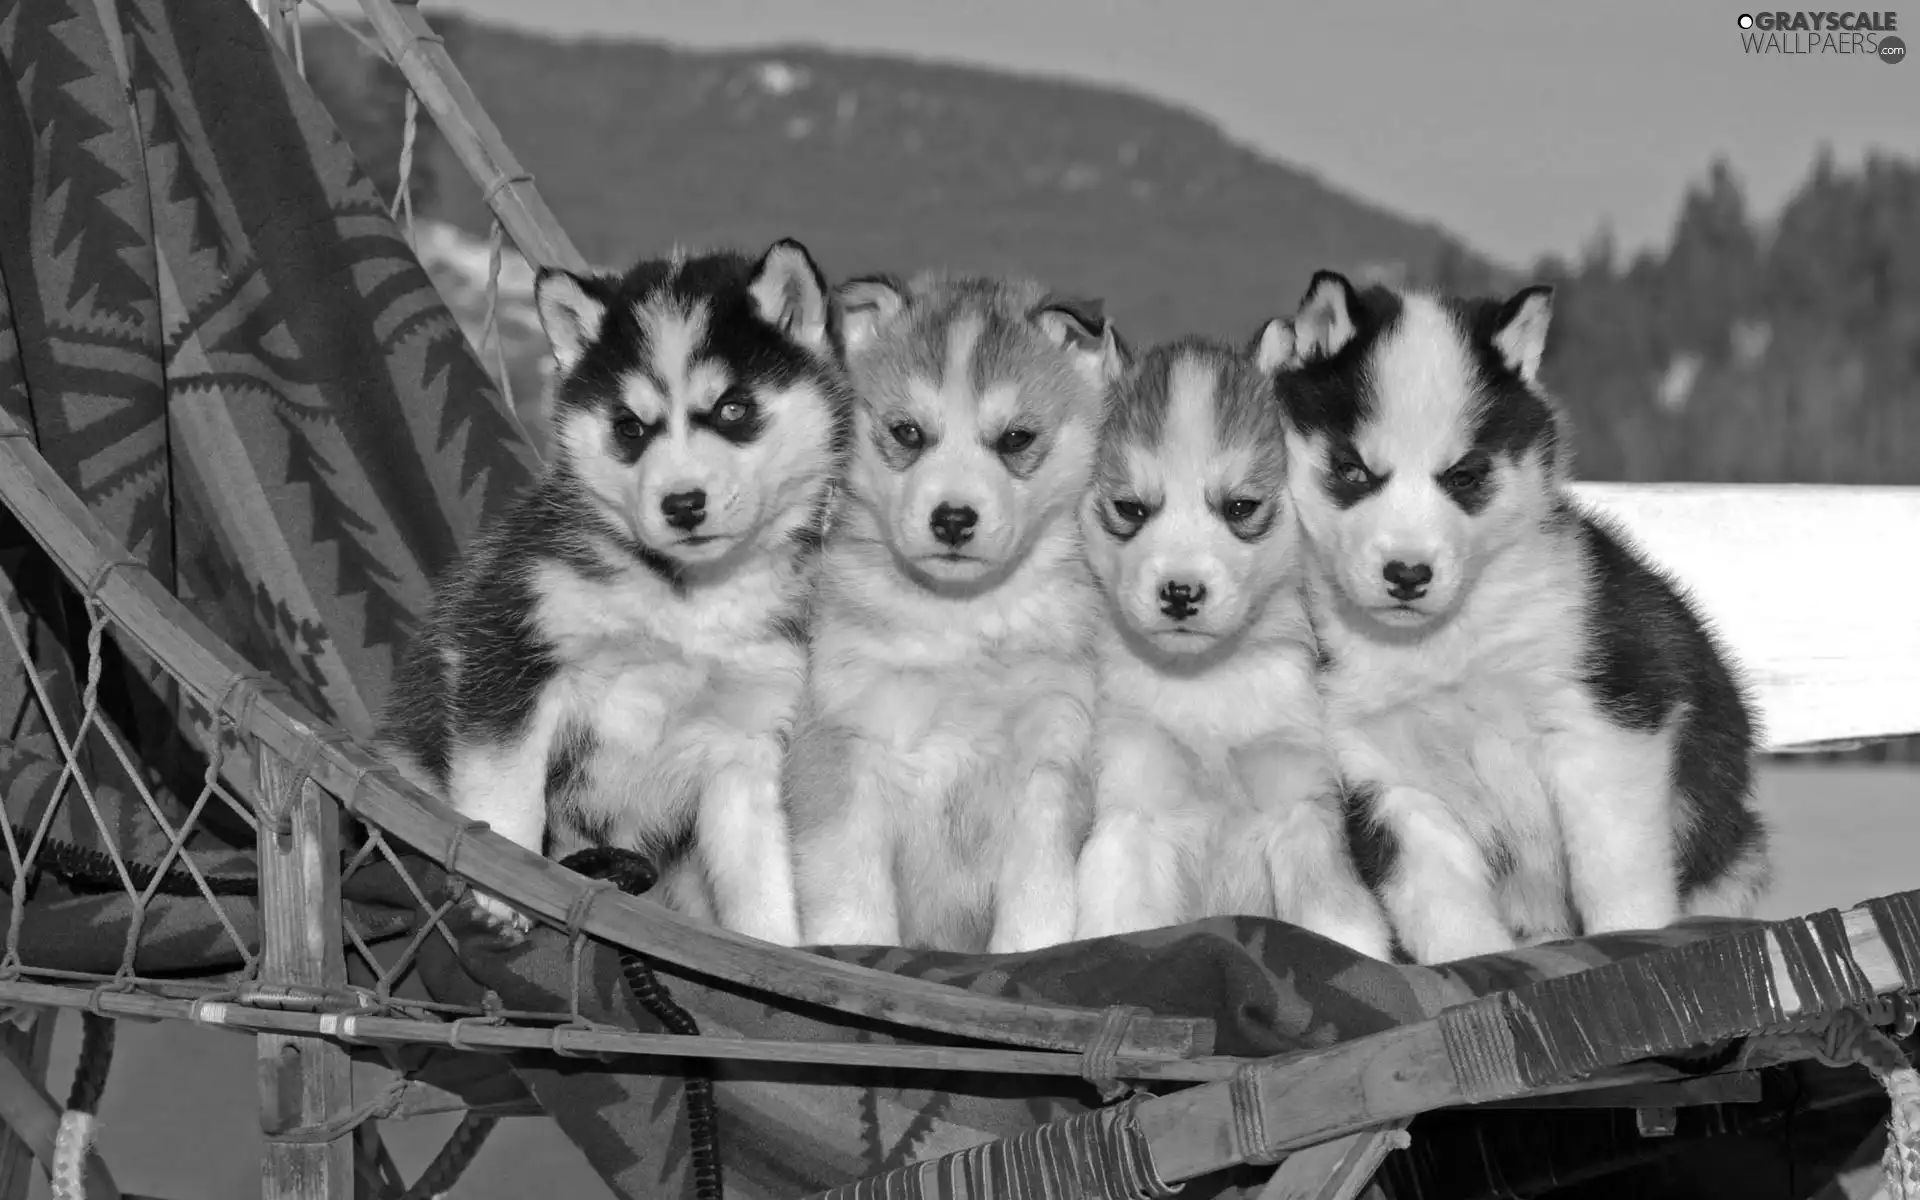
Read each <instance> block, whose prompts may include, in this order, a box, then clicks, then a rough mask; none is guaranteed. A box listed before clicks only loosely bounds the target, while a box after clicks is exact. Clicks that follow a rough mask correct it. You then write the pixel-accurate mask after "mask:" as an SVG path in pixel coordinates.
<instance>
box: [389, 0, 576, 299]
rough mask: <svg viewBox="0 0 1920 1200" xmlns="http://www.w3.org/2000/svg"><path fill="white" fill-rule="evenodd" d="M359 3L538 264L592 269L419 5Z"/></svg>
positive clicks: (511, 232)
mask: <svg viewBox="0 0 1920 1200" xmlns="http://www.w3.org/2000/svg"><path fill="white" fill-rule="evenodd" d="M360 8H361V11H363V12H365V13H366V15H367V20H368V22H369V23H371V24H372V26H373V31H374V35H375V36H376V37H378V38H379V39H380V43H381V45H383V46H385V47H386V48H387V53H388V54H390V55H392V56H393V60H394V63H395V64H396V65H397V66H398V67H399V68H400V71H401V73H402V74H403V75H405V76H406V77H407V84H408V86H410V87H412V88H413V92H414V95H416V96H418V97H419V98H420V104H421V107H423V108H425V109H426V110H427V112H428V113H430V114H432V116H433V122H434V124H435V125H436V126H438V127H439V129H440V132H441V134H442V135H444V136H445V137H446V139H447V144H448V145H449V146H451V147H452V148H453V152H454V154H455V156H456V157H458V158H459V159H460V163H461V165H462V166H464V167H466V169H467V173H468V174H469V175H471V176H473V181H474V183H476V184H477V185H479V188H480V194H481V195H482V196H483V197H485V198H486V199H487V200H488V201H489V203H490V206H491V207H492V209H493V213H494V215H495V216H497V217H499V218H500V224H501V225H503V226H504V227H505V228H506V231H507V235H508V236H509V237H511V238H512V239H513V241H514V244H515V245H516V246H518V247H520V252H521V254H523V255H525V256H526V258H527V261H529V262H531V263H532V264H533V265H534V266H535V267H543V266H546V267H564V268H566V269H567V270H569V271H585V270H587V269H588V267H587V261H586V259H584V258H582V257H580V251H578V250H577V249H575V248H574V245H573V239H572V238H569V237H568V236H567V232H566V230H564V229H562V228H561V227H560V222H559V220H558V219H557V218H556V217H555V216H554V215H553V210H552V209H550V208H548V207H547V202H546V200H544V199H543V198H542V197H541V195H540V191H539V189H538V188H536V187H534V185H533V181H532V180H531V179H530V178H525V176H526V175H527V171H526V168H524V167H522V166H521V165H520V160H519V159H517V158H515V157H514V156H513V152H512V151H511V150H509V149H507V143H506V141H505V140H504V139H503V138H502V137H501V136H500V130H499V129H498V128H496V127H495V126H494V123H493V121H492V119H491V118H489V117H488V116H487V113H486V110H485V109H484V108H482V107H481V106H480V101H479V99H478V98H477V97H475V96H474V94H473V89H472V88H470V87H468V86H467V81H466V78H465V77H464V76H462V75H461V74H460V69H459V68H458V67H456V66H454V63H453V58H452V56H450V55H449V54H448V53H447V50H446V47H445V46H443V45H442V44H441V43H440V39H439V37H438V35H436V34H435V33H434V32H433V30H432V29H431V28H430V27H429V26H428V25H427V22H426V18H424V17H422V16H421V15H420V9H419V7H418V6H417V5H415V4H411V3H403V4H395V3H393V0H360Z"/></svg>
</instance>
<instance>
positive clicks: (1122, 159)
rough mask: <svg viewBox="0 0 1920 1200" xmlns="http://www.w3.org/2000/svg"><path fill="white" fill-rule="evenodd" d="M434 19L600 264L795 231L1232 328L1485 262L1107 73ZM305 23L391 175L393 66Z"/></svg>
mask: <svg viewBox="0 0 1920 1200" xmlns="http://www.w3.org/2000/svg"><path fill="white" fill-rule="evenodd" d="M429 19H430V20H431V21H432V22H433V24H434V27H435V29H437V30H439V31H440V32H441V33H442V34H443V36H444V37H445V39H446V44H447V48H448V51H449V53H450V54H451V55H452V56H453V58H454V60H455V61H456V62H457V63H458V64H459V66H460V69H461V71H462V72H463V73H464V74H465V75H466V77H467V79H468V81H469V82H470V83H471V84H472V86H473V89H474V92H475V93H476V94H477V95H478V96H479V97H480V100H481V102H482V103H483V104H484V105H485V106H486V108H487V111H488V112H489V114H491V116H492V117H493V119H494V121H495V123H497V124H498V125H499V127H500V130H501V132H502V134H503V135H504V136H505V138H506V140H507V143H508V145H509V146H511V147H512V148H513V151H514V153H515V154H516V155H518V156H519V157H520V159H521V160H522V161H523V162H524V163H525V164H526V166H527V168H528V170H530V171H531V172H533V174H534V175H535V176H536V178H537V179H538V181H539V186H540V190H541V193H542V194H543V195H544V196H545V197H546V198H547V201H548V203H550V204H551V205H552V206H553V208H554V211H555V212H556V213H557V214H558V215H559V218H560V220H561V222H562V223H563V224H564V225H565V226H566V228H567V230H568V232H569V233H571V234H572V236H573V238H574V240H575V242H576V243H577V244H578V245H579V246H580V249H581V251H582V253H584V254H586V255H587V256H588V258H590V259H593V260H595V261H605V262H615V261H622V260H626V259H630V258H632V257H634V256H636V255H638V254H641V253H646V252H657V251H660V250H664V249H665V248H667V247H668V246H670V245H672V244H674V243H676V242H679V243H683V244H689V245H700V244H711V243H718V242H737V243H743V244H748V245H757V244H761V243H765V242H768V241H771V240H772V239H773V238H775V237H779V236H786V235H791V236H796V237H799V238H800V239H801V240H803V241H805V242H806V243H807V245H808V246H809V247H810V248H812V249H813V250H814V252H815V254H816V255H817V256H818V257H819V258H820V260H821V262H822V264H823V266H824V267H825V269H826V270H827V271H828V272H829V273H830V274H832V275H836V276H844V275H849V274H855V273H860V272H865V271H873V270H897V271H898V270H911V269H913V268H916V267H920V266H944V267H952V268H957V269H966V270H977V271H986V272H1001V271H1017V270H1024V271H1027V272H1029V273H1032V274H1034V275H1037V276H1039V277H1040V278H1042V279H1045V280H1046V281H1048V282H1049V283H1052V284H1054V285H1055V286H1057V287H1060V288H1062V289H1063V290H1069V291H1074V292H1081V293H1089V294H1095V295H1103V296H1105V297H1107V298H1108V302H1109V305H1110V311H1111V312H1112V313H1113V315H1114V317H1115V318H1116V319H1117V320H1118V321H1119V322H1121V326H1122V328H1123V329H1124V330H1125V331H1126V332H1127V333H1128V334H1129V335H1130V336H1131V337H1132V338H1133V339H1134V340H1137V341H1143V340H1151V339H1155V338H1160V337H1166V336H1170V335H1172V334H1175V333H1180V332H1185V331H1188V330H1203V331H1214V332H1218V333H1221V334H1225V335H1232V336H1234V337H1238V336H1241V335H1242V334H1250V333H1251V332H1252V331H1253V329H1254V328H1255V327H1256V326H1257V324H1258V322H1259V320H1260V319H1261V318H1262V317H1263V316H1265V315H1268V314H1271V313H1274V312H1279V311H1284V310H1286V309H1289V308H1291V307H1292V305H1293V304H1294V302H1295V301H1296V300H1297V299H1298V297H1299V293H1300V291H1301V290H1302V289H1303V288H1304V287H1305V285H1306V280H1307V279H1308V277H1309V276H1310V275H1311V274H1312V272H1313V271H1314V270H1315V269H1317V268H1319V267H1322V266H1329V265H1333V266H1340V267H1344V268H1347V269H1351V270H1356V271H1358V270H1362V269H1364V268H1366V267H1368V266H1369V265H1373V266H1377V267H1381V268H1384V269H1387V270H1389V271H1393V270H1408V271H1412V272H1415V273H1425V272H1426V271H1427V270H1428V269H1429V267H1430V264H1433V263H1435V262H1439V261H1455V262H1457V263H1459V264H1462V265H1464V266H1465V267H1466V269H1469V270H1473V271H1479V270H1483V269H1485V268H1484V264H1483V263H1482V262H1481V261H1480V260H1479V259H1478V258H1477V257H1476V256H1474V255H1472V254H1471V253H1469V252H1467V251H1466V250H1464V249H1463V248H1462V247H1460V246H1459V245H1457V244H1456V243H1455V242H1454V241H1453V239H1451V238H1449V237H1448V235H1446V234H1445V233H1444V232H1443V231H1441V230H1439V229H1438V228H1435V227H1433V226H1431V225H1423V224H1419V223H1416V222H1413V221H1411V220H1408V219H1406V218H1403V217H1399V216H1396V215H1394V214H1392V213H1390V212H1387V211H1386V210H1384V209H1381V208H1379V207H1377V206H1374V205H1371V204H1368V203H1366V202H1364V201H1362V200H1360V199H1357V198H1355V197H1352V196H1349V195H1346V194H1344V193H1342V192H1339V191H1337V190H1335V189H1333V188H1331V187H1329V186H1327V185H1326V184H1324V183H1322V182H1320V181H1319V180H1317V179H1315V178H1314V177H1313V176H1312V175H1311V174H1309V173H1308V172H1306V171H1303V170H1300V169H1298V168H1295V167H1292V166H1288V165H1286V164H1283V163H1278V162H1275V161H1273V160H1271V159H1269V158H1266V157H1263V156H1262V155H1260V154H1257V153H1255V152H1254V151H1252V150H1249V149H1247V148H1246V147H1243V146H1241V145H1238V144H1236V143H1234V142H1232V141H1230V140H1229V139H1227V138H1226V137H1225V136H1224V135H1223V134H1222V133H1221V131H1220V130H1219V129H1218V128H1217V127H1215V126H1214V125H1213V124H1212V123H1210V122H1208V121H1207V120H1205V119H1203V118H1201V117H1199V116H1197V115H1194V114H1192V113H1189V112H1186V111H1183V110H1181V109H1178V108H1175V107H1171V106H1169V105H1167V104H1164V103H1161V102H1158V101H1154V100H1150V99H1147V98H1145V97H1142V96H1138V95H1134V94H1130V93H1127V92H1123V91H1118V90H1113V89H1108V88H1101V87H1094V86H1089V85H1084V84H1077V83H1069V82H1060V81H1054V80H1046V79H1038V78H1028V77H1022V76H1016V75H1009V74H1004V73H999V72H994V71H989V70H981V69H973V68H965V67H953V66H944V65H935V64H931V63H923V62H914V61H908V60H903V59H889V58H878V57H861V56H854V55H847V54H839V53H830V52H826V51H822V50H816V49H810V48H798V47H787V48H781V49H777V50H763V51H751V52H729V53H708V52H695V51H690V50H683V49H676V48H672V47H669V46H665V45H661V44H656V43H650V42H638V41H623V42H612V41H560V40H554V39H549V38H544V37H539V36H535V35H531V34H526V33H521V32H518V31H514V30H509V29H506V28H502V27H497V26H491V25H486V24H481V23H477V22H473V21H470V20H467V19H464V18H460V17H456V16H453V15H451V14H447V13H438V14H430V16H429ZM307 33H308V39H307V56H308V66H309V70H308V74H309V77H310V78H312V79H313V80H314V82H315V85H316V87H317V88H318V89H319V90H320V91H321V93H322V95H323V97H325V98H326V99H327V101H328V104H329V107H331V108H332V109H333V110H334V111H335V113H336V116H337V117H338V118H339V119H340V122H341V125H342V127H343V129H344V130H345V132H346V133H347V135H348V137H349V139H350V140H352V141H353V143H354V146H355V149H356V151H358V152H359V154H360V157H361V161H362V162H364V163H366V164H368V166H369V169H370V170H373V171H374V173H375V176H376V178H377V179H379V180H380V182H381V183H382V184H383V186H384V187H391V184H392V172H393V166H392V164H393V163H394V162H395V161H396V160H397V158H398V136H399V124H400V119H399V118H400V107H399V105H400V93H399V91H398V90H397V78H386V77H385V76H389V75H390V72H388V71H387V70H386V69H385V68H384V67H383V68H379V69H377V70H376V69H371V68H369V67H368V66H367V64H366V60H365V59H364V56H362V55H360V52H359V51H358V50H357V49H356V48H355V47H354V46H353V44H352V43H351V42H350V41H349V40H348V39H347V38H346V37H345V36H344V35H343V34H341V33H340V32H339V31H338V30H336V29H333V28H331V27H321V26H315V27H312V28H310V29H309V30H308V31H307ZM1300 119H1305V118H1304V117H1297V116H1294V115H1290V114H1276V117H1275V120H1276V122H1277V123H1279V124H1282V125H1284V124H1285V123H1286V122H1287V121H1289V120H1300ZM423 144H424V145H425V146H426V147H427V152H426V154H425V155H424V160H423V161H424V162H425V164H426V167H427V170H428V171H429V172H430V175H431V179H430V182H429V185H428V187H427V188H426V189H425V191H426V194H425V195H424V196H420V195H419V193H416V196H417V198H418V199H423V200H424V203H423V204H422V205H421V211H422V212H423V213H424V214H426V215H430V216H439V217H443V218H445V219H447V220H450V221H452V222H453V223H455V224H456V225H459V226H461V227H462V228H464V229H466V230H468V231H470V232H474V233H484V232H485V230H486V228H487V220H486V217H485V214H484V210H483V209H482V207H481V204H480V197H479V194H478V191H477V189H475V188H474V187H473V186H472V184H471V183H470V182H468V181H467V180H466V178H465V176H464V173H463V172H462V171H461V170H460V169H459V167H458V165H457V164H456V163H455V162H454V161H453V160H452V158H451V155H450V154H449V153H448V152H447V150H446V148H445V146H444V145H443V144H442V143H440V142H439V141H438V139H437V138H427V139H423Z"/></svg>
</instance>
